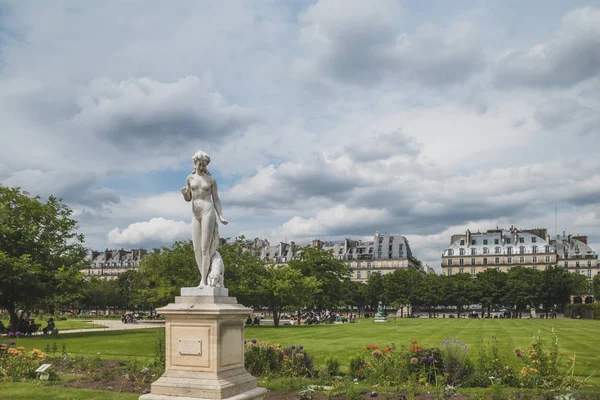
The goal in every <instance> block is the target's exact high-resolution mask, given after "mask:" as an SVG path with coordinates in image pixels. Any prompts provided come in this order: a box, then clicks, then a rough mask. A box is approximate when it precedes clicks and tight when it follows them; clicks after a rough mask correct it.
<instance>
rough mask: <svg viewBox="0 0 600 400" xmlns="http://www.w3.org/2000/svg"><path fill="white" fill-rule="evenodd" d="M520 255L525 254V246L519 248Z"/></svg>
mask: <svg viewBox="0 0 600 400" xmlns="http://www.w3.org/2000/svg"><path fill="white" fill-rule="evenodd" d="M519 253H520V254H525V246H521V247H519Z"/></svg>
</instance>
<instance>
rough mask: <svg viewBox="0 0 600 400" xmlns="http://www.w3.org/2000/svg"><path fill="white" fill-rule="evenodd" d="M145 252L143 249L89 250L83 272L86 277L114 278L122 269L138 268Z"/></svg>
mask: <svg viewBox="0 0 600 400" xmlns="http://www.w3.org/2000/svg"><path fill="white" fill-rule="evenodd" d="M146 254H147V251H146V250H145V249H135V250H123V249H121V250H108V249H106V250H104V251H103V252H101V251H91V252H90V258H89V259H88V261H89V264H88V266H87V267H86V268H84V269H83V273H84V275H85V276H86V277H92V276H95V277H98V278H101V279H116V278H117V276H119V274H120V273H122V272H124V271H128V270H130V269H137V268H139V266H140V264H141V261H142V259H143V258H144V256H145V255H146Z"/></svg>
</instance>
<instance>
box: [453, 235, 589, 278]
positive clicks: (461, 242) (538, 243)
mask: <svg viewBox="0 0 600 400" xmlns="http://www.w3.org/2000/svg"><path fill="white" fill-rule="evenodd" d="M586 255H587V258H586V257H585V256H586ZM556 265H559V266H566V267H567V268H568V269H569V271H572V272H578V273H582V274H588V277H590V278H591V277H592V276H593V275H595V274H597V273H598V256H597V254H596V253H595V252H594V251H592V249H591V248H590V247H589V246H588V245H587V237H586V236H573V237H572V236H568V237H565V236H564V235H563V236H560V235H559V236H557V238H556V239H551V238H550V237H549V236H548V232H547V230H546V229H545V228H538V229H529V230H519V229H517V228H515V227H511V228H510V229H492V230H488V231H486V232H471V231H469V230H467V231H466V233H465V234H458V235H452V237H451V239H450V247H448V248H447V249H445V250H444V253H443V254H442V271H443V274H444V275H452V274H456V273H470V274H472V275H475V274H477V273H479V272H481V271H483V270H485V269H489V268H495V269H497V270H499V271H502V272H507V271H508V270H510V268H512V267H514V266H521V267H528V268H536V269H546V268H547V267H548V266H556Z"/></svg>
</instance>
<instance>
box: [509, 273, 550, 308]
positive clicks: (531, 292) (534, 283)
mask: <svg viewBox="0 0 600 400" xmlns="http://www.w3.org/2000/svg"><path fill="white" fill-rule="evenodd" d="M541 283H542V274H541V271H538V270H537V269H532V268H525V267H513V268H511V269H510V271H509V272H508V274H507V278H506V293H505V295H504V300H503V302H504V303H505V304H506V305H507V306H509V307H511V308H512V307H514V309H515V312H516V313H517V314H518V315H519V316H521V314H522V312H523V310H524V309H525V308H526V307H527V306H530V307H535V306H537V305H538V304H540V303H541V301H540V297H541V296H540V289H541Z"/></svg>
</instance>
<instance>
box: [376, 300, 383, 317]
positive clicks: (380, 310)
mask: <svg viewBox="0 0 600 400" xmlns="http://www.w3.org/2000/svg"><path fill="white" fill-rule="evenodd" d="M377 314H378V315H383V302H381V301H380V302H379V303H377Z"/></svg>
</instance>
